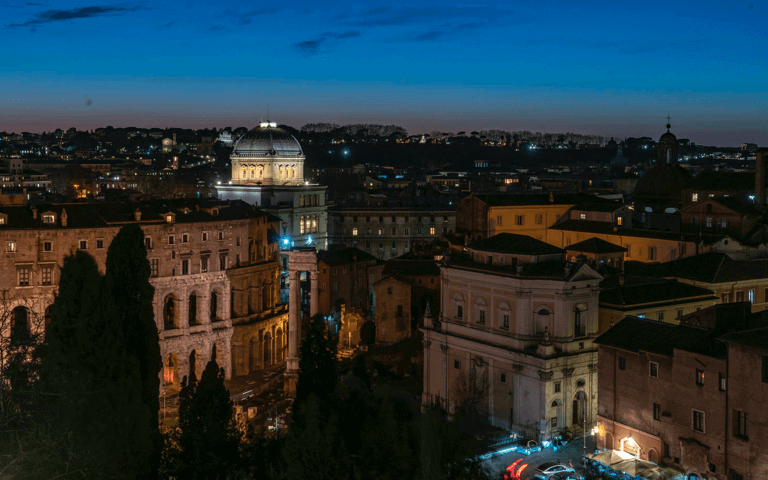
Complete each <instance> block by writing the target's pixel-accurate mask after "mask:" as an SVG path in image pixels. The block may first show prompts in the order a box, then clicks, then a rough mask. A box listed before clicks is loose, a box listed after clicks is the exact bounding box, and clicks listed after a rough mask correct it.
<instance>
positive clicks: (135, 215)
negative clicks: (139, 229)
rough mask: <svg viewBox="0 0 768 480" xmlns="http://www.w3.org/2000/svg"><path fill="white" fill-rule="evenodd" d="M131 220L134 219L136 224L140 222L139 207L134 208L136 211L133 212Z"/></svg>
mask: <svg viewBox="0 0 768 480" xmlns="http://www.w3.org/2000/svg"><path fill="white" fill-rule="evenodd" d="M133 218H135V219H136V221H137V222H138V221H140V220H141V210H139V207H136V210H134V211H133Z"/></svg>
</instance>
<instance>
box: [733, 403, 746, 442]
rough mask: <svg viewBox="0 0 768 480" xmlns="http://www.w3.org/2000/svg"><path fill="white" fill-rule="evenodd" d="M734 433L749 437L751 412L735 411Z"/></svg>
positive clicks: (738, 435)
mask: <svg viewBox="0 0 768 480" xmlns="http://www.w3.org/2000/svg"><path fill="white" fill-rule="evenodd" d="M733 434H734V435H735V436H737V437H741V438H744V439H747V438H749V414H748V413H747V412H742V411H739V410H735V411H734V418H733Z"/></svg>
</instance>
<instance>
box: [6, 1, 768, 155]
mask: <svg viewBox="0 0 768 480" xmlns="http://www.w3.org/2000/svg"><path fill="white" fill-rule="evenodd" d="M3 1H4V2H5V3H4V4H2V5H0V22H2V25H0V32H2V33H0V35H1V36H2V37H1V38H0V41H1V42H2V45H3V48H2V64H1V65H2V67H0V68H2V70H0V131H3V130H7V131H16V132H21V131H25V130H26V131H42V130H52V129H55V128H59V127H60V128H68V127H71V126H74V127H77V128H80V129H85V128H87V129H91V128H95V127H98V126H105V125H113V126H139V127H167V126H177V127H190V128H202V127H224V126H233V127H236V126H249V127H250V126H255V124H256V123H257V122H258V121H259V119H260V117H262V116H264V117H266V115H267V111H268V110H269V111H270V114H271V119H272V120H273V121H277V122H279V123H285V124H288V125H293V126H295V127H300V126H301V125H303V124H305V123H312V122H333V123H339V124H347V123H382V124H391V123H393V124H397V125H401V126H403V127H405V128H407V129H408V131H409V133H419V132H429V131H433V130H441V131H450V132H457V131H460V130H466V131H470V130H480V129H490V128H498V129H503V130H523V129H526V130H531V131H541V132H563V131H573V132H578V133H591V134H599V135H606V136H619V137H624V136H644V135H648V136H652V137H654V138H657V137H658V136H659V135H660V134H661V133H662V132H663V131H664V124H665V123H666V116H667V115H671V116H672V124H673V132H674V133H675V134H676V135H677V136H678V138H682V137H687V138H690V139H691V140H692V141H694V142H697V143H704V144H706V145H721V146H733V145H737V144H740V143H742V142H756V143H759V144H762V145H768V29H766V28H765V22H766V20H768V2H766V1H763V0H748V1H741V0H729V1H722V0H718V1H702V0H697V1H669V0H667V1H665V2H632V4H631V5H630V4H629V3H630V2H623V1H612V2H576V1H573V0H569V1H531V2H519V3H510V4H474V3H473V4H447V3H443V2H440V3H438V2H418V3H412V4H399V5H386V4H380V5H379V6H377V5H376V4H371V3H369V4H364V3H363V2H343V1H335V2H318V1H301V0H298V1H292V2H274V3H273V4H270V3H257V2H246V1H234V0H218V1H215V2H175V3H172V2H152V3H150V2H146V3H104V4H93V3H82V2H67V1H56V2H50V3H49V2H43V1H40V2H29V3H25V2H12V1H10V0H0V2H3Z"/></svg>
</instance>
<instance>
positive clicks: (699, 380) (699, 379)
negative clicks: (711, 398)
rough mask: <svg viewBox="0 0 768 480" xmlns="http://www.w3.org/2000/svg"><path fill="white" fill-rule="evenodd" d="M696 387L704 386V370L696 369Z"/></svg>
mask: <svg viewBox="0 0 768 480" xmlns="http://www.w3.org/2000/svg"><path fill="white" fill-rule="evenodd" d="M696 385H699V386H701V385H704V370H699V369H696Z"/></svg>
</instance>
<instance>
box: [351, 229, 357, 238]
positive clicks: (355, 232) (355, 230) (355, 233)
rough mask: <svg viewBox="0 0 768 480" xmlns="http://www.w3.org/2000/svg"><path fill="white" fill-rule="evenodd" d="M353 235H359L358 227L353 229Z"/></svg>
mask: <svg viewBox="0 0 768 480" xmlns="http://www.w3.org/2000/svg"><path fill="white" fill-rule="evenodd" d="M352 235H354V236H357V227H355V228H353V229H352Z"/></svg>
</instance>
